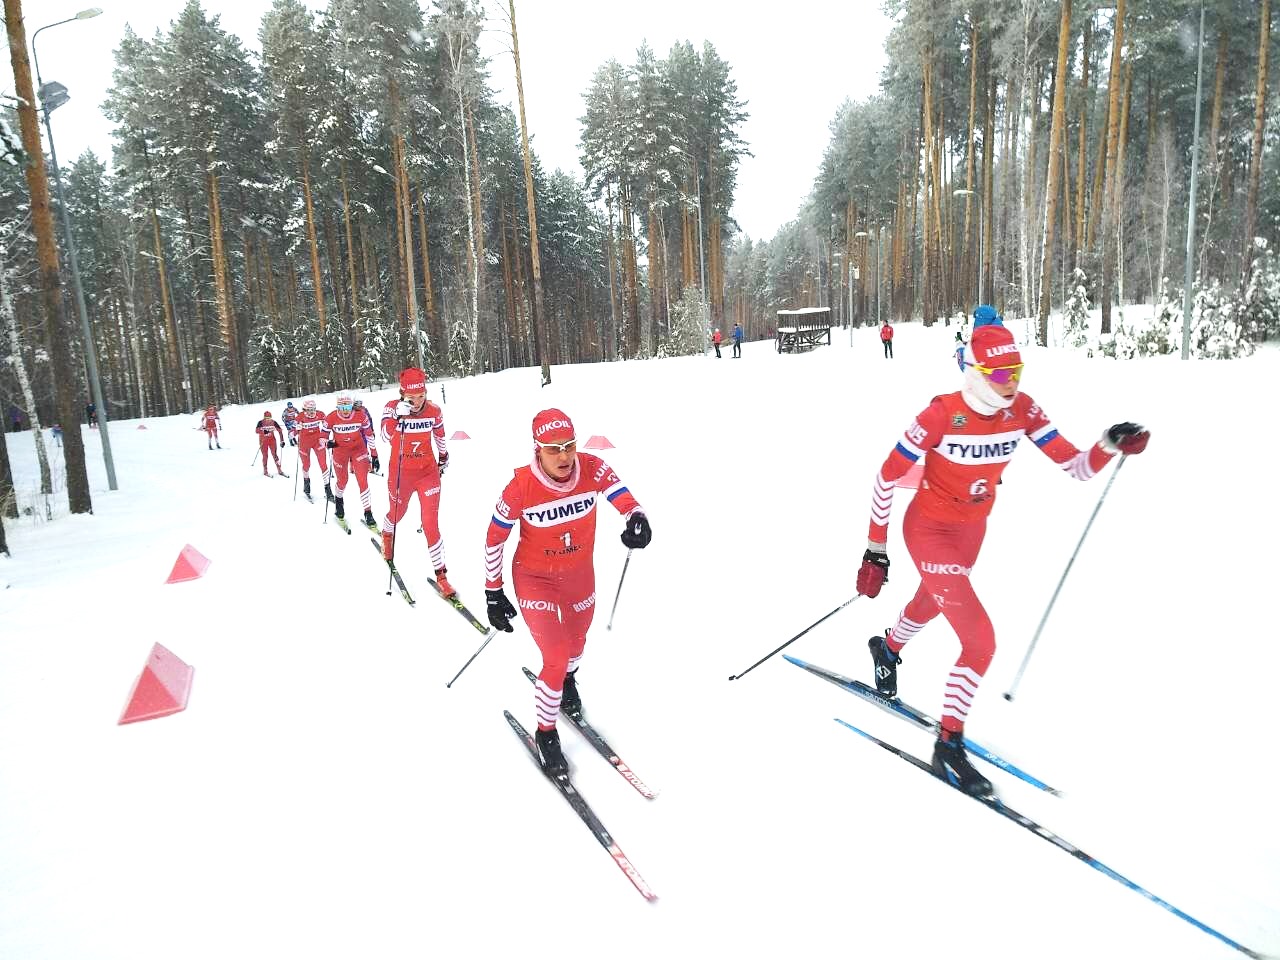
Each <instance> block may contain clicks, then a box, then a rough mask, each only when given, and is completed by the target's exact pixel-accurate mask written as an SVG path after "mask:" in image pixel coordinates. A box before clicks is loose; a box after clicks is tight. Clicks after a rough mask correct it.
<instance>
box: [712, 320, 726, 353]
mask: <svg viewBox="0 0 1280 960" xmlns="http://www.w3.org/2000/svg"><path fill="white" fill-rule="evenodd" d="M723 341H724V337H722V336H721V335H720V328H719V327H716V328H715V329H714V330H712V331H711V345H712V346H713V347H715V348H716V359H717V360H719V359H720V344H721V343H722V342H723Z"/></svg>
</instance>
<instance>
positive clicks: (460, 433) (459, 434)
mask: <svg viewBox="0 0 1280 960" xmlns="http://www.w3.org/2000/svg"><path fill="white" fill-rule="evenodd" d="M449 439H450V440H470V439H471V436H470V435H469V434H468V433H467V431H465V430H455V431H453V436H451V437H450V438H449Z"/></svg>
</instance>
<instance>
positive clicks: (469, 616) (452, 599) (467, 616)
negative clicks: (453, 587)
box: [427, 577, 489, 636]
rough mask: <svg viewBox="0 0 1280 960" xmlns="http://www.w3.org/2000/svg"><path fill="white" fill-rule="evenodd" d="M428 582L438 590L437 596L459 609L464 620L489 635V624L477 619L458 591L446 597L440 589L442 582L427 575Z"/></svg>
mask: <svg viewBox="0 0 1280 960" xmlns="http://www.w3.org/2000/svg"><path fill="white" fill-rule="evenodd" d="M427 583H429V584H431V589H432V590H434V591H435V592H436V596H437V597H439V598H440V599H441V600H443V601H444V602H445V603H447V604H448V605H449V606H451V607H453V609H455V610H457V611H458V613H459V614H461V615H462V619H463V620H466V621H467V623H469V624H471V625H472V626H473V627H475V628H476V629H477V630H479V631H480V632H481V633H483V634H485V635H486V636H487V635H488V633H489V626H488V625H487V624H484V623H481V622H480V621H479V620H477V619H476V615H475V614H474V613H472V612H471V611H470V610H468V609H467V607H466V604H464V603H463V602H462V600H461V599H460V598H459V597H458V595H457V594H456V593H454V594H450V595H449V596H447V597H446V596H445V595H444V594H443V593H442V592H441V591H440V584H438V583H436V581H435V578H434V577H427Z"/></svg>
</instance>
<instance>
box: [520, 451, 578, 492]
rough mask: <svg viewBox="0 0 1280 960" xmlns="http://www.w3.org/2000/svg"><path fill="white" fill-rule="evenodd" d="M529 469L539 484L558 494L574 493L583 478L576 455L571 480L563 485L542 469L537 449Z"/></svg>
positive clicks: (570, 475)
mask: <svg viewBox="0 0 1280 960" xmlns="http://www.w3.org/2000/svg"><path fill="white" fill-rule="evenodd" d="M529 469H530V470H532V471H533V475H534V476H535V477H537V478H538V482H539V483H540V484H542V485H543V486H544V487H546V488H547V489H548V490H554V491H555V492H556V493H573V488H574V487H576V486H577V485H578V480H579V479H580V477H581V472H580V471H579V469H578V458H577V456H576V455H575V456H574V458H573V472H572V473H570V474H569V479H568V480H565V481H564V482H563V483H562V482H561V481H559V480H556V479H553V478H552V477H551V476H550V475H548V474H547V472H546V471H545V470H543V469H542V464H540V463H539V462H538V451H537V448H536V447H535V448H534V451H533V462H532V463H531V464H529Z"/></svg>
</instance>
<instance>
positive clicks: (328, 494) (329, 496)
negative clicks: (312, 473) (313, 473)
mask: <svg viewBox="0 0 1280 960" xmlns="http://www.w3.org/2000/svg"><path fill="white" fill-rule="evenodd" d="M324 497H325V499H326V500H328V501H329V502H331V503H332V502H333V488H332V487H330V486H329V481H328V480H326V481H325V482H324Z"/></svg>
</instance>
